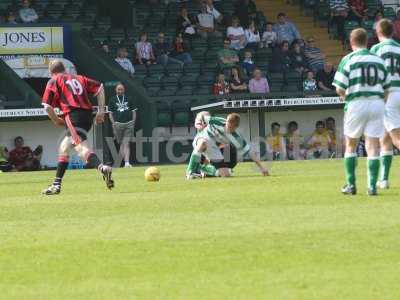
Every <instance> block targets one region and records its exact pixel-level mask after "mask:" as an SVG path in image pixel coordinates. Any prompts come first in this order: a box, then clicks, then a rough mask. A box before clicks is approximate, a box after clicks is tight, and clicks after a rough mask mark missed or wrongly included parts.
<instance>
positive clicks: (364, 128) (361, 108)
mask: <svg viewBox="0 0 400 300" xmlns="http://www.w3.org/2000/svg"><path fill="white" fill-rule="evenodd" d="M384 113H385V102H383V101H382V100H369V99H365V100H355V101H352V102H350V103H349V104H348V106H347V111H346V112H345V114H344V122H343V123H344V134H345V135H346V136H348V137H350V138H354V139H356V138H360V137H361V136H362V135H363V134H364V135H365V136H367V137H372V138H381V137H383V135H384V134H385V127H384V125H383V118H384Z"/></svg>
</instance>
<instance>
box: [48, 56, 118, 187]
mask: <svg viewBox="0 0 400 300" xmlns="http://www.w3.org/2000/svg"><path fill="white" fill-rule="evenodd" d="M49 71H50V74H51V79H50V80H49V82H48V83H47V86H46V90H45V92H44V95H43V106H44V107H45V109H46V112H47V114H48V116H49V118H50V119H51V121H52V122H53V123H54V124H55V125H56V126H66V128H67V131H68V133H67V136H65V137H64V139H63V140H62V142H61V144H60V146H59V150H58V165H57V173H56V177H55V179H54V182H53V184H52V185H50V186H49V187H48V188H47V189H45V190H44V191H43V194H45V195H55V194H59V193H60V192H61V182H62V179H63V177H64V174H65V171H66V169H67V167H68V160H69V152H70V151H71V150H72V149H74V150H75V151H76V152H77V153H78V155H79V156H80V157H81V158H82V159H83V160H84V161H86V166H87V167H89V168H97V170H99V172H100V173H101V174H102V175H103V179H104V181H105V182H106V185H107V187H108V188H109V189H111V188H113V187H114V181H113V180H112V178H111V174H112V168H111V167H109V166H106V165H103V164H102V163H101V161H100V159H99V158H98V157H97V155H96V154H95V153H94V152H93V151H92V149H91V148H90V146H89V143H88V142H87V136H86V135H87V132H88V131H90V129H91V128H92V125H93V115H92V113H93V112H92V110H93V108H92V105H91V103H90V101H89V97H88V94H92V95H94V96H96V97H97V101H98V106H99V108H98V112H97V114H96V123H97V124H99V123H103V122H104V106H105V95H104V89H103V85H102V84H101V83H100V82H98V81H96V80H93V79H90V78H87V77H84V76H80V75H71V74H67V73H66V72H65V67H64V65H63V63H62V62H61V61H60V60H53V61H51V62H50V64H49ZM54 108H59V109H61V111H62V112H63V116H62V117H59V116H58V115H57V114H56V113H55V111H54Z"/></svg>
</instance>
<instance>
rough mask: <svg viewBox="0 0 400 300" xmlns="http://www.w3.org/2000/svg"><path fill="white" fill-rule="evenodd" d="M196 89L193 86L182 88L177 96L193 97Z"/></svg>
mask: <svg viewBox="0 0 400 300" xmlns="http://www.w3.org/2000/svg"><path fill="white" fill-rule="evenodd" d="M193 91H194V87H193V86H191V85H185V86H182V87H181V88H180V89H179V90H178V91H177V92H176V95H177V96H191V95H193Z"/></svg>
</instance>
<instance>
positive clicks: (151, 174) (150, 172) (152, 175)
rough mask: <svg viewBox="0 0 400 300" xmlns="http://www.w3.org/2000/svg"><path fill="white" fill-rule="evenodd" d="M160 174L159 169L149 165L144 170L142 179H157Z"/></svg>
mask: <svg viewBox="0 0 400 300" xmlns="http://www.w3.org/2000/svg"><path fill="white" fill-rule="evenodd" d="M160 176H161V174H160V170H159V169H158V168H157V167H150V168H147V169H146V171H144V179H146V181H159V180H160Z"/></svg>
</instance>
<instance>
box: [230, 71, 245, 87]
mask: <svg viewBox="0 0 400 300" xmlns="http://www.w3.org/2000/svg"><path fill="white" fill-rule="evenodd" d="M231 74H232V76H231V82H230V87H231V91H232V93H246V92H247V91H248V89H247V84H246V82H245V81H244V80H243V79H242V76H241V74H240V69H239V68H238V67H233V68H232V70H231Z"/></svg>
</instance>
